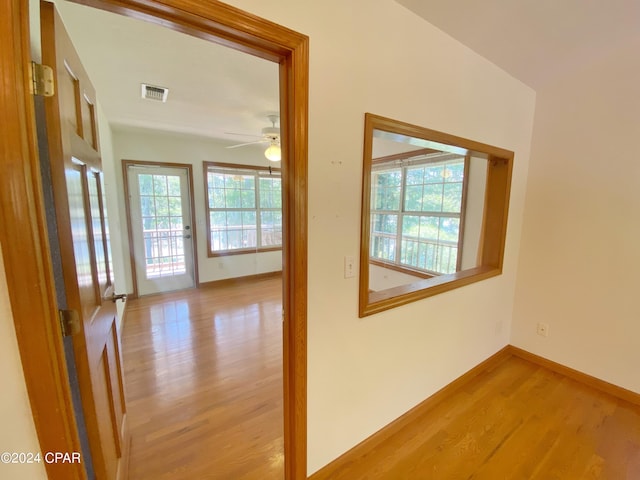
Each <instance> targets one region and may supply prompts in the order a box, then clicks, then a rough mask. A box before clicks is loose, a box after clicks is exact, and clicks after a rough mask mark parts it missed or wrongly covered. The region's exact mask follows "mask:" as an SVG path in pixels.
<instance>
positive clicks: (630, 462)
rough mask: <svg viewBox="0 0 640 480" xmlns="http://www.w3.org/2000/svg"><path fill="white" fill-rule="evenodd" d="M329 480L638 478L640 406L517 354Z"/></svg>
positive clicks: (318, 479)
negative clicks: (518, 356) (521, 357)
mask: <svg viewBox="0 0 640 480" xmlns="http://www.w3.org/2000/svg"><path fill="white" fill-rule="evenodd" d="M324 479H331V480H346V479H349V480H358V479H368V480H375V479H390V480H395V479H411V480H414V479H419V480H423V479H424V480H427V479H429V480H457V479H468V480H470V479H474V480H498V479H510V480H534V479H535V480H551V479H558V480H583V479H607V480H636V479H640V407H638V406H636V405H633V404H630V403H627V402H625V401H622V400H618V399H617V398H614V397H612V396H610V395H608V394H605V393H601V392H600V391H597V390H594V389H593V388H591V387H588V386H586V385H584V384H581V383H578V382H576V381H574V380H571V379H569V378H567V377H565V376H563V375H559V374H557V373H554V372H552V371H550V370H548V369H546V368H544V367H540V366H538V365H535V364H533V363H530V362H529V361H527V360H523V359H520V358H517V357H509V358H508V359H507V360H505V361H504V362H502V363H501V364H499V365H498V366H496V367H494V368H493V369H491V370H489V371H486V372H485V373H482V374H480V375H479V376H477V377H475V378H474V379H473V380H472V381H471V382H470V383H469V384H467V385H466V386H464V387H463V388H461V389H460V390H458V391H457V392H455V393H454V394H452V395H451V396H450V397H448V398H447V399H446V400H444V401H442V402H441V403H439V404H437V405H435V406H434V407H433V408H431V409H430V410H429V411H427V412H426V413H425V414H423V415H422V416H421V417H420V418H419V419H418V420H417V421H416V422H414V423H413V424H412V425H411V426H410V427H409V428H405V429H402V430H401V431H399V432H398V433H397V434H396V435H394V436H392V437H389V438H388V439H386V440H385V441H384V442H382V443H381V444H379V445H378V446H377V447H376V448H374V449H373V450H369V451H367V452H365V453H363V454H362V455H358V456H355V457H353V458H350V462H348V463H346V464H345V465H343V466H342V467H341V468H327V469H325V470H323V471H321V472H319V473H318V474H317V475H314V476H312V480H324Z"/></svg>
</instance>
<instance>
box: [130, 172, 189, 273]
mask: <svg viewBox="0 0 640 480" xmlns="http://www.w3.org/2000/svg"><path fill="white" fill-rule="evenodd" d="M138 183H139V188H140V214H141V217H142V234H143V239H144V255H145V268H146V277H147V278H158V277H170V276H174V275H182V274H184V273H185V272H186V266H185V253H184V226H183V224H182V218H183V217H182V196H181V191H180V177H179V176H177V175H157V174H140V175H138Z"/></svg>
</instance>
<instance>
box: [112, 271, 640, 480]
mask: <svg viewBox="0 0 640 480" xmlns="http://www.w3.org/2000/svg"><path fill="white" fill-rule="evenodd" d="M123 355H124V367H125V380H126V388H127V399H128V408H129V425H130V429H131V434H132V446H131V459H130V478H131V480H146V479H154V480H156V479H157V480H163V479H171V480H182V479H189V480H191V479H198V480H200V479H221V480H227V479H229V480H239V479H260V480H272V479H273V480H281V479H283V441H282V326H281V282H280V279H264V280H257V281H254V282H253V283H250V284H248V285H235V286H234V285H232V286H225V287H214V288H203V289H200V290H190V291H184V292H178V293H173V294H169V295H161V296H151V297H145V298H143V299H138V300H133V301H131V302H130V304H129V305H128V307H127V318H126V325H125V328H124V332H123ZM312 479H313V480H324V479H327V480H347V479H348V480H358V479H369V480H376V479H385V480H386V479H389V480H423V479H424V480H427V479H428V480H457V479H473V480H498V479H516V480H552V479H559V480H560V479H561V480H578V479H602V480H639V479H640V407H638V406H636V405H632V404H630V403H627V402H625V401H622V400H618V399H616V398H614V397H612V396H610V395H607V394H604V393H601V392H600V391H597V390H595V389H593V388H591V387H589V386H586V385H584V384H581V383H578V382H576V381H574V380H571V379H569V378H567V377H565V376H563V375H560V374H557V373H554V372H552V371H550V370H548V369H546V368H543V367H540V366H538V365H536V364H534V363H531V362H529V361H527V360H523V359H521V358H517V357H510V358H508V359H507V360H506V361H504V362H503V363H501V364H499V365H497V366H495V367H493V368H491V369H490V370H488V371H486V372H484V373H482V374H481V375H479V376H477V377H475V378H474V379H473V380H471V381H470V382H469V383H468V384H466V385H465V386H464V387H462V388H461V389H460V390H458V391H456V392H455V393H454V394H452V395H451V396H450V397H449V398H447V400H445V401H443V402H441V403H439V404H437V405H435V406H434V407H433V408H431V409H430V410H429V411H427V412H425V413H424V414H422V415H421V416H420V417H419V419H418V421H416V422H414V423H413V424H411V425H410V426H409V427H408V428H405V429H403V430H401V431H400V432H398V433H397V434H395V435H394V436H392V437H390V438H388V439H387V440H386V441H384V442H383V443H381V444H379V445H377V446H376V447H375V448H374V449H372V450H370V451H367V452H364V453H361V454H359V455H357V456H355V457H353V458H351V459H350V461H349V462H347V464H346V465H343V466H342V467H340V468H331V467H328V468H326V469H322V470H321V471H320V472H318V473H317V474H315V475H313V476H312Z"/></svg>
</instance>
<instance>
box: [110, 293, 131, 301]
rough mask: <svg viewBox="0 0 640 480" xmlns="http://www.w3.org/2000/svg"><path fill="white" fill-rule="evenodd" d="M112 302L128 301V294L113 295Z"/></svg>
mask: <svg viewBox="0 0 640 480" xmlns="http://www.w3.org/2000/svg"><path fill="white" fill-rule="evenodd" d="M110 300H111V301H112V302H113V303H116V302H117V301H118V300H122V301H123V302H126V301H127V294H126V293H114V294H113V295H111V298H110Z"/></svg>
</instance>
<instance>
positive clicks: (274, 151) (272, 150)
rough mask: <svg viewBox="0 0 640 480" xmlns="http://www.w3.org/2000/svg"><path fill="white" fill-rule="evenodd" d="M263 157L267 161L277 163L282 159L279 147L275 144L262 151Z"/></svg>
mask: <svg viewBox="0 0 640 480" xmlns="http://www.w3.org/2000/svg"><path fill="white" fill-rule="evenodd" d="M264 156H265V157H267V159H268V160H271V161H272V162H279V161H280V159H281V158H282V152H281V151H280V145H278V144H276V143H272V144H271V145H269V147H267V149H266V150H265V151H264Z"/></svg>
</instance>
